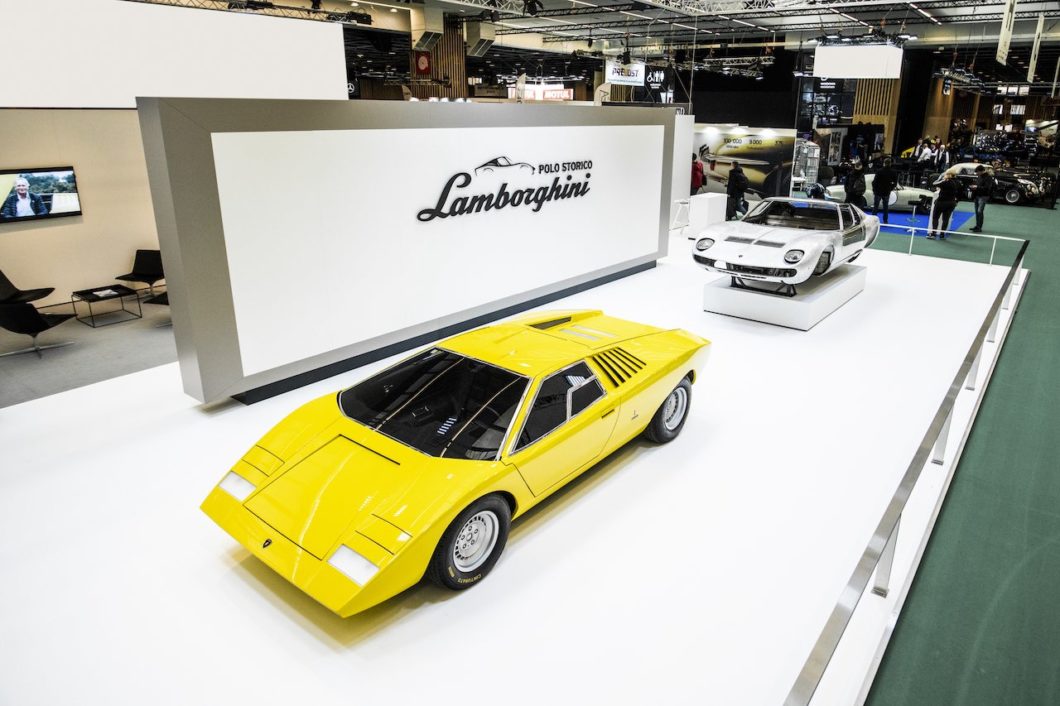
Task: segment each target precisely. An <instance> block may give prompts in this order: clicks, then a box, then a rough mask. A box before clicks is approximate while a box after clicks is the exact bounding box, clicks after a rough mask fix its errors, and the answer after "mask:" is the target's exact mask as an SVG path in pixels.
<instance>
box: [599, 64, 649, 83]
mask: <svg viewBox="0 0 1060 706" xmlns="http://www.w3.org/2000/svg"><path fill="white" fill-rule="evenodd" d="M606 73H607V75H606V76H604V80H605V81H606V82H607V83H613V84H616V85H619V86H643V85H644V74H645V73H646V68H645V65H644V63H643V62H639V61H635V62H633V63H632V64H620V63H618V62H617V61H608V62H607V64H606Z"/></svg>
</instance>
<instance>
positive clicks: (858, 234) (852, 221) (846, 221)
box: [838, 205, 865, 259]
mask: <svg viewBox="0 0 1060 706" xmlns="http://www.w3.org/2000/svg"><path fill="white" fill-rule="evenodd" d="M843 226H844V228H843V252H842V253H839V254H838V255H839V259H845V258H846V257H847V255H849V254H851V253H853V252H854V251H856V250H859V249H860V248H861V247H862V245H863V243H864V242H865V223H864V221H863V219H862V218H861V213H859V212H858V210H857V209H856V208H852V207H850V206H846V205H844V206H843Z"/></svg>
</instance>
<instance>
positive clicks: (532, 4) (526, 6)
mask: <svg viewBox="0 0 1060 706" xmlns="http://www.w3.org/2000/svg"><path fill="white" fill-rule="evenodd" d="M544 9H545V6H544V4H543V3H542V2H541V0H523V14H524V15H530V16H531V17H537V13H539V12H541V11H542V10H544Z"/></svg>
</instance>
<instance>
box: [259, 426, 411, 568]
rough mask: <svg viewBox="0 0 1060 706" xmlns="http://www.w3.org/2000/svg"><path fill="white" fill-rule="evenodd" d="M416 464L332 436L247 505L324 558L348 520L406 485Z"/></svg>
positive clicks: (364, 515) (359, 517)
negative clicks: (404, 462)
mask: <svg viewBox="0 0 1060 706" xmlns="http://www.w3.org/2000/svg"><path fill="white" fill-rule="evenodd" d="M416 465H418V464H407V465H402V464H400V463H399V462H398V461H396V460H393V459H391V458H389V457H387V456H384V455H382V454H381V453H379V452H378V451H375V450H373V449H370V448H368V447H367V446H365V445H363V444H360V443H358V442H356V441H354V440H352V439H350V438H348V437H346V436H344V435H338V436H334V437H332V438H331V439H330V440H328V441H326V442H324V443H323V444H322V445H321V446H320V447H319V448H317V449H316V450H315V451H312V452H310V453H308V454H307V455H305V456H304V457H303V458H302V459H301V460H299V461H297V462H295V464H294V465H293V466H292V467H290V468H289V469H287V470H286V471H284V472H283V473H282V474H280V475H279V476H278V477H276V478H275V479H273V480H272V481H271V482H269V483H268V484H266V485H265V486H264V487H263V488H261V490H259V491H258V492H257V493H255V494H254V495H253V496H252V497H250V498H249V499H248V500H247V502H246V508H247V509H248V510H250V511H251V512H252V513H254V514H255V515H257V516H258V517H259V518H260V519H261V520H262V521H263V522H265V523H267V524H268V525H269V526H270V527H272V528H273V529H275V530H276V531H277V532H279V533H280V534H282V535H283V536H285V537H287V539H289V540H291V541H292V542H294V543H295V544H297V545H298V546H300V547H302V548H303V549H305V550H306V551H308V552H309V553H310V554H312V555H313V556H315V557H317V558H318V559H323V558H324V557H325V556H327V554H328V552H329V551H330V550H331V548H332V547H333V546H334V545H335V543H336V542H337V541H338V540H339V538H340V537H342V536H343V535H344V534H345V533H346V532H347V530H348V528H350V526H351V524H353V523H355V522H358V520H363V519H365V518H367V516H368V515H370V514H372V513H373V511H375V510H376V509H378V508H380V507H383V506H385V505H387V504H389V502H390V501H392V500H393V499H394V498H395V497H396V496H399V495H401V494H403V493H404V492H405V491H407V489H408V487H409V486H410V485H411V484H412V483H413V482H414V481H415V477H416V475H417V474H416V472H415V471H413V470H412V469H411V468H410V466H416Z"/></svg>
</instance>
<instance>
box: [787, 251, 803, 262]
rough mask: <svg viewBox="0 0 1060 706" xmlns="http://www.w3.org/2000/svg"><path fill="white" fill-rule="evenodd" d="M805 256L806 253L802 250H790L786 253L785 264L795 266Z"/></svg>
mask: <svg viewBox="0 0 1060 706" xmlns="http://www.w3.org/2000/svg"><path fill="white" fill-rule="evenodd" d="M805 254H806V253H804V252H803V251H802V250H788V251H787V252H786V253H784V262H786V263H788V264H789V265H794V264H795V263H796V262H798V261H799V260H801V259H802V257H803V255H805Z"/></svg>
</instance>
